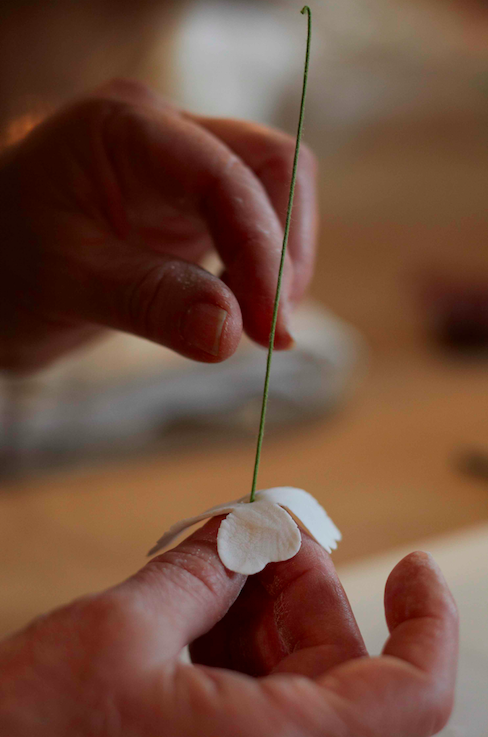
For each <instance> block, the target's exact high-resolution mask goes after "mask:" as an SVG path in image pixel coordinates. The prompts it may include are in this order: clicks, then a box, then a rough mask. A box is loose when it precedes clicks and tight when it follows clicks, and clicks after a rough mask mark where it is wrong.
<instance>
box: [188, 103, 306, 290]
mask: <svg viewBox="0 0 488 737" xmlns="http://www.w3.org/2000/svg"><path fill="white" fill-rule="evenodd" d="M191 118H192V119H193V120H195V121H196V122H198V123H199V125H201V126H203V127H204V128H206V129H207V130H208V131H210V132H211V133H213V134H214V135H215V136H217V137H218V138H220V140H222V141H223V142H224V143H225V144H226V145H227V146H229V148H230V149H232V151H234V152H235V153H236V154H237V155H238V156H239V157H240V158H241V159H242V160H243V161H244V162H245V163H246V165H247V166H249V167H250V169H251V170H252V171H253V172H254V174H255V175H256V176H257V177H258V179H259V180H260V181H261V182H262V184H263V186H264V188H265V189H266V192H267V194H268V197H269V199H270V201H271V204H272V205H273V207H274V209H275V211H276V214H277V216H278V218H279V220H280V222H281V224H282V226H283V227H284V225H285V220H286V213H287V205H288V198H289V191H290V182H291V175H292V166H293V157H294V153H295V144H296V141H295V139H294V138H292V137H291V136H289V135H286V134H285V133H282V132H281V131H278V130H274V129H273V128H268V127H267V126H264V125H258V124H257V123H251V122H248V121H243V120H230V119H226V118H206V117H202V116H191ZM316 178H317V164H316V160H315V157H314V155H313V154H312V152H311V150H310V149H309V148H308V147H307V146H306V145H304V144H302V146H301V149H300V155H299V158H298V170H297V181H296V188H295V198H294V203H293V219H292V222H291V228H290V237H289V243H288V252H289V254H290V258H291V260H292V263H293V283H292V289H291V295H290V297H291V299H292V301H294V302H296V301H297V300H299V299H300V298H301V297H302V296H303V294H304V292H305V290H306V289H307V287H308V285H309V282H310V279H311V277H312V271H313V264H314V258H315V246H316V239H317V228H318V203H317V186H316Z"/></svg>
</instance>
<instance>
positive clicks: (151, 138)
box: [105, 107, 293, 348]
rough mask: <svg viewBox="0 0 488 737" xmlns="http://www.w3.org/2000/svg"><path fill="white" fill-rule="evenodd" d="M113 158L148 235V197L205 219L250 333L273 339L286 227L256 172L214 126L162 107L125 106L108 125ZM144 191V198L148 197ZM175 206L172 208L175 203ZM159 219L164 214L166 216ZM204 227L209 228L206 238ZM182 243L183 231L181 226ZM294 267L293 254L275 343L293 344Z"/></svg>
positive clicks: (134, 223)
mask: <svg viewBox="0 0 488 737" xmlns="http://www.w3.org/2000/svg"><path fill="white" fill-rule="evenodd" d="M105 141H106V145H107V149H108V156H109V159H110V161H111V162H112V165H113V167H114V170H115V178H116V180H117V182H118V183H119V185H120V187H121V192H122V199H123V200H125V201H126V202H127V201H128V202H129V203H130V210H131V217H132V220H131V222H130V226H131V228H132V230H134V229H135V230H136V232H138V233H139V234H140V239H139V240H140V241H141V242H143V241H144V238H146V239H147V235H148V231H150V230H152V232H154V231H155V230H156V227H155V226H156V222H155V223H154V225H153V227H152V228H148V227H147V222H144V227H143V228H142V227H141V225H142V224H141V222H140V221H138V218H140V217H141V214H144V217H145V219H146V221H147V216H146V213H147V211H148V209H149V203H152V210H153V211H154V213H155V215H156V216H158V214H159V213H161V207H162V203H166V205H167V203H168V202H169V203H170V204H174V206H175V207H181V206H182V203H184V206H185V207H186V208H187V211H188V214H187V217H188V220H189V222H193V223H194V224H198V223H201V222H203V225H204V226H205V228H206V229H207V230H208V233H209V234H210V236H211V237H212V239H213V242H214V244H215V247H216V248H217V250H218V252H219V254H220V256H221V258H222V261H223V263H224V266H225V268H226V271H227V274H228V284H229V286H230V288H231V289H232V291H233V293H234V294H235V296H236V297H237V300H238V302H239V304H240V307H241V312H242V317H243V323H244V328H245V330H246V332H247V333H248V334H249V336H250V337H251V338H252V339H253V340H255V341H257V342H258V343H260V344H262V345H267V342H268V338H269V331H270V326H271V317H272V312H273V303H274V296H275V291H276V283H277V277H278V268H279V263H280V258H281V245H282V237H283V230H282V227H281V224H280V222H279V219H278V217H277V215H276V212H275V210H274V208H273V206H272V204H271V203H270V201H269V197H268V194H267V192H266V190H265V188H264V186H263V185H262V183H261V182H260V180H259V179H258V177H256V175H255V174H254V173H253V172H252V171H251V169H250V168H249V167H248V166H246V165H245V163H244V162H243V161H242V160H241V159H239V158H238V157H237V156H236V155H235V154H234V153H233V152H232V151H231V150H230V149H229V148H228V147H227V146H226V145H224V143H222V142H221V141H220V140H219V139H218V138H216V137H215V136H213V135H212V134H211V133H210V132H209V131H207V130H205V129H203V128H202V127H201V126H199V125H197V124H195V123H193V122H191V121H190V120H186V119H183V118H181V117H178V116H177V115H175V114H174V113H173V112H171V113H165V112H164V111H161V110H160V109H159V108H158V109H155V110H150V109H149V108H148V107H140V108H131V107H129V108H126V109H125V110H124V111H122V112H121V113H120V114H116V115H114V116H112V118H111V120H110V121H109V122H107V123H106V125H105ZM142 195H143V197H142ZM170 212H171V208H170ZM159 217H161V215H160V214H159ZM203 235H204V232H203V231H202V236H203ZM178 236H179V238H180V243H181V240H182V237H183V236H182V234H181V233H180V232H179V233H178ZM292 283H293V268H292V263H291V260H290V259H289V258H287V259H286V263H285V272H284V277H283V292H282V309H281V311H280V317H279V320H278V326H277V333H276V342H275V344H276V347H277V348H286V347H289V346H290V345H291V342H292V341H291V337H290V335H289V332H288V324H287V323H288V313H287V303H288V295H289V293H290V290H291V285H292Z"/></svg>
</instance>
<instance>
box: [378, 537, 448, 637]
mask: <svg viewBox="0 0 488 737" xmlns="http://www.w3.org/2000/svg"><path fill="white" fill-rule="evenodd" d="M385 613H386V619H387V623H388V627H389V629H390V631H392V630H393V629H395V627H397V626H398V625H399V624H400V623H401V622H404V621H405V620H407V619H413V618H415V617H424V616H434V617H437V616H442V617H447V618H449V619H450V620H452V621H453V622H454V624H455V623H456V622H457V607H456V604H455V602H454V599H453V596H452V594H451V592H450V590H449V587H448V585H447V582H446V579H445V577H444V575H443V573H442V571H441V569H440V568H439V566H438V564H437V563H436V561H435V560H434V558H433V556H432V555H431V554H430V553H427V552H424V551H420V550H417V551H414V552H412V553H409V554H408V555H407V556H405V558H403V559H402V560H401V561H400V562H399V563H397V565H396V566H395V568H394V569H393V570H392V572H391V573H390V575H389V577H388V580H387V582H386V587H385Z"/></svg>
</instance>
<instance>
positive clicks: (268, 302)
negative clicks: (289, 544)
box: [0, 82, 457, 737]
mask: <svg viewBox="0 0 488 737" xmlns="http://www.w3.org/2000/svg"><path fill="white" fill-rule="evenodd" d="M292 155H293V141H292V140H291V139H289V138H288V137H286V136H283V134H279V133H276V132H274V131H270V130H268V129H264V128H261V127H256V126H253V125H250V124H247V123H241V122H238V121H222V120H209V119H202V118H196V117H194V116H189V115H187V114H184V113H182V112H181V111H179V110H177V109H176V108H174V107H172V106H171V105H170V104H168V103H166V102H165V101H163V100H161V99H159V98H157V97H156V96H154V95H153V94H152V93H151V92H150V91H149V90H147V89H146V88H144V87H141V86H140V85H138V84H134V83H127V82H116V83H113V84H112V85H110V86H108V87H106V88H104V89H103V90H99V91H98V92H96V93H95V94H94V95H93V96H92V97H91V98H89V99H87V100H84V101H81V102H78V103H75V104H74V105H73V106H71V107H68V108H66V109H65V110H63V111H61V112H60V113H58V114H57V115H56V116H55V117H53V118H52V119H50V120H48V121H46V122H45V123H44V124H42V125H41V126H39V127H38V128H36V129H35V130H34V131H33V132H32V133H31V134H30V135H29V136H28V137H27V138H26V139H24V140H23V141H22V142H21V143H19V144H18V145H16V146H15V147H13V148H11V149H9V150H7V151H6V152H5V153H4V155H3V158H2V161H1V162H0V222H1V224H2V236H3V238H2V247H1V250H0V316H1V318H0V319H1V336H0V365H1V367H2V368H3V369H5V370H10V371H15V372H23V371H29V370H34V369H36V368H39V367H40V366H42V365H44V364H47V363H49V362H50V361H52V360H53V359H54V358H56V357H58V356H61V355H63V353H65V352H66V351H68V350H69V349H71V348H73V347H74V346H76V345H80V344H82V343H84V342H85V341H87V340H90V339H92V338H93V337H95V336H96V335H98V334H100V333H101V332H102V331H103V329H104V328H106V327H112V328H118V329H122V330H126V331H128V332H132V333H135V334H137V335H142V336H144V337H146V338H149V339H151V340H154V341H156V342H158V343H161V344H162V345H166V346H168V347H170V348H172V349H173V350H176V351H178V352H180V353H182V354H183V355H185V356H188V357H189V358H193V359H195V360H200V361H207V362H216V361H220V360H223V359H225V358H227V357H228V356H229V355H231V354H232V352H233V351H234V350H235V348H236V346H237V344H238V342H239V339H240V336H241V333H242V329H243V326H244V329H245V330H246V332H247V333H248V335H250V337H251V338H252V339H254V340H255V341H256V342H258V343H261V344H263V345H265V344H266V342H267V336H268V334H269V327H270V322H271V312H272V304H273V297H274V290H275V286H276V273H277V268H278V261H279V256H280V246H281V237H282V227H283V218H284V214H285V210H286V199H287V189H288V182H289V173H290V169H291V160H292ZM314 173H315V164H314V161H313V157H312V156H311V154H310V153H308V152H307V150H306V149H303V150H302V158H301V165H300V170H299V177H298V187H297V199H296V209H295V221H294V229H293V231H292V234H291V240H290V250H289V257H288V259H287V264H286V272H285V283H284V294H283V304H282V309H281V314H280V319H279V323H278V331H277V336H276V344H277V347H279V348H286V347H289V346H290V342H291V338H290V335H289V331H288V316H289V309H290V307H291V306H292V305H293V304H294V303H295V302H296V301H297V300H298V299H299V298H300V296H301V294H302V293H303V291H304V289H305V288H306V285H307V283H308V281H309V278H310V274H311V269H312V262H313V245H314V241H315V229H316V215H315V213H316V207H315V187H314ZM212 248H216V249H217V251H218V252H219V254H220V256H221V258H222V261H223V263H224V267H225V275H224V277H223V280H221V279H219V278H217V277H214V276H212V275H210V274H208V273H207V272H205V271H204V270H203V269H201V268H200V267H199V266H198V265H197V264H198V261H199V260H200V259H201V258H202V256H203V255H204V254H205V253H206V252H207V251H208V250H210V249H212ZM197 305H204V307H203V308H202V309H201V308H198V307H196V306H197ZM212 308H216V309H217V310H218V311H219V310H220V311H223V312H224V313H225V320H222V312H215V309H212ZM219 331H220V333H219ZM217 333H219V334H218V335H217ZM217 528H218V520H211V521H210V522H209V523H207V525H205V527H204V528H202V530H200V531H198V532H197V533H195V535H193V536H192V537H191V538H189V539H188V540H187V541H185V542H184V543H182V544H181V545H180V546H179V547H178V548H176V549H175V550H172V551H169V552H168V553H165V554H164V555H162V556H158V557H157V558H155V559H154V560H153V561H151V562H150V563H149V564H148V565H147V566H146V567H145V568H144V569H143V570H142V571H140V572H139V573H138V574H136V575H135V576H134V577H132V578H131V579H129V580H128V581H126V582H125V583H123V584H120V585H119V586H116V587H115V588H113V589H110V590H109V591H106V592H103V593H100V594H96V595H93V596H88V597H85V598H83V599H80V600H78V601H76V602H74V603H72V604H70V605H68V606H66V607H64V608H62V609H60V610H58V611H55V612H53V613H51V614H48V615H45V616H43V617H41V618H40V619H38V620H36V621H35V622H34V623H33V624H32V625H30V627H28V628H27V629H25V630H23V631H22V632H19V633H18V634H15V635H13V636H12V637H10V638H8V639H6V640H4V641H3V642H2V643H0V737H24V736H25V737H27V736H28V737H44V735H46V737H47V736H49V737H64V736H66V737H68V736H69V737H114V736H115V737H119V736H120V737H122V735H124V737H156V735H165V736H166V735H169V736H171V737H173V736H174V737H179V736H180V735H181V737H192V736H193V735H195V737H196V736H197V735H198V737H217V736H218V737H227V736H228V737H261V735H262V736H263V737H264V735H266V737H274V736H276V737H295V736H296V737H298V736H300V737H308V736H310V737H312V736H313V737H319V736H322V735H323V736H324V737H359V736H360V737H427V735H431V734H434V733H435V732H436V731H437V730H439V729H440V728H441V727H442V725H443V724H444V722H445V721H446V719H447V717H448V715H449V712H450V709H451V705H452V694H453V687H454V678H455V670H456V652H457V615H456V609H455V606H454V604H453V601H452V598H451V596H450V594H449V591H448V589H447V587H446V584H445V582H444V580H443V578H442V576H441V574H440V572H439V570H438V569H437V567H436V566H435V564H434V563H433V561H432V560H431V558H430V557H429V556H427V555H425V554H423V553H415V554H413V555H411V556H408V557H407V558H406V559H404V560H403V561H402V562H401V563H400V564H399V565H398V566H397V567H396V568H395V569H394V571H393V572H392V574H391V576H390V579H389V581H388V584H387V588H386V597H385V608H386V616H387V621H388V625H389V627H390V631H391V635H390V638H389V640H388V642H387V644H386V646H385V649H384V653H383V656H382V657H380V658H368V657H367V655H366V652H365V649H364V644H363V642H362V638H361V635H360V633H359V631H358V628H357V625H356V623H355V620H354V616H353V614H352V612H351V610H350V607H349V604H348V602H347V599H346V597H345V595H344V592H343V591H342V588H341V586H340V583H339V581H338V579H337V576H336V573H335V571H334V568H333V565H332V563H331V561H330V558H329V557H328V556H327V554H326V553H325V552H324V551H323V550H322V549H321V548H320V547H319V546H318V545H317V544H316V543H314V542H313V541H312V540H311V539H309V538H308V537H307V536H306V535H305V534H304V539H303V544H302V547H301V550H300V552H299V553H298V555H297V556H295V557H294V558H293V559H292V560H290V561H287V562H284V563H278V564H271V565H268V566H267V567H266V569H265V570H264V571H263V572H262V573H261V574H258V575H256V576H253V577H252V578H250V579H248V580H247V582H246V580H245V578H244V577H243V576H241V575H238V574H234V573H231V572H229V571H227V570H226V569H225V568H224V566H223V565H222V563H221V562H220V560H219V558H218V555H217V552H216V533H217ZM190 643H191V651H192V656H193V660H194V663H195V664H194V665H185V664H182V663H181V662H180V661H179V660H178V653H179V651H180V649H181V648H182V647H183V646H184V645H185V644H190Z"/></svg>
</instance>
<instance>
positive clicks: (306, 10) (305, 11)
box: [300, 5, 312, 15]
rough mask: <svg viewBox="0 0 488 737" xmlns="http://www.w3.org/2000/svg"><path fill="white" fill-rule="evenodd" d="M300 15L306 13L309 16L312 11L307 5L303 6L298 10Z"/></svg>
mask: <svg viewBox="0 0 488 737" xmlns="http://www.w3.org/2000/svg"><path fill="white" fill-rule="evenodd" d="M300 13H301V14H302V15H305V13H308V14H309V15H311V14H312V11H311V10H310V8H309V7H308V5H304V6H303V8H302V9H301V10H300Z"/></svg>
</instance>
